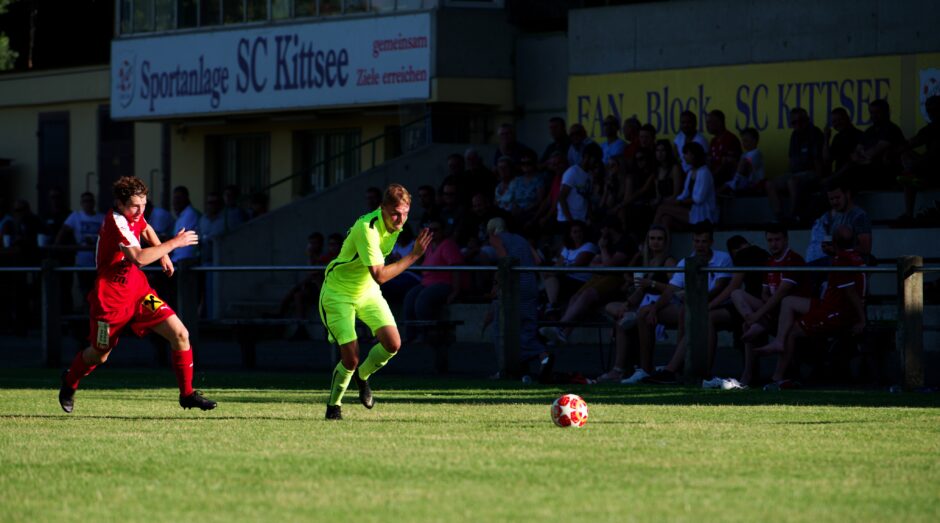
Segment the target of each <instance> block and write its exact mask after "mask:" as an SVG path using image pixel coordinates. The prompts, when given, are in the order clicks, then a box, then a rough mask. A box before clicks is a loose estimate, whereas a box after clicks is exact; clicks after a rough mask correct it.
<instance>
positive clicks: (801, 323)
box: [754, 225, 868, 389]
mask: <svg viewBox="0 0 940 523" xmlns="http://www.w3.org/2000/svg"><path fill="white" fill-rule="evenodd" d="M854 239H855V235H854V232H853V231H852V228H851V227H848V226H845V225H843V226H840V227H838V228H837V229H836V230H835V231H834V234H833V242H834V243H835V246H836V248H837V249H838V250H837V251H836V254H835V255H834V256H833V259H832V266H833V267H862V266H864V265H865V259H864V258H863V256H862V255H861V254H860V253H858V252H856V251H855V250H854V249H853V248H852V246H853V243H854V241H855V240H854ZM867 284H868V278H867V276H866V274H865V273H864V272H830V273H829V278H828V280H827V285H826V291H825V293H824V294H823V297H822V299H817V298H813V299H809V298H802V297H796V296H790V297H788V298H786V299H785V300H784V301H783V304H782V305H781V307H780V319H779V323H778V329H777V337H776V338H775V339H774V341H773V342H771V343H770V344H768V345H766V346H764V347H760V348H758V349H754V351H755V352H756V353H758V354H773V353H779V354H780V358H779V359H778V360H777V367H776V369H775V370H774V374H773V378H772V379H773V383H771V384H770V385H769V386H768V387H770V388H772V389H782V388H789V387H791V386H792V385H793V383H792V382H791V381H790V380H786V379H785V378H784V373H785V372H786V370H787V366H788V365H789V364H790V359H791V358H792V357H793V351H794V349H795V347H796V344H797V343H798V342H799V339H800V338H805V337H823V336H830V335H833V334H837V333H841V332H846V331H848V332H851V334H853V335H858V334H861V333H862V332H863V331H864V330H865V294H866V292H867ZM798 315H800V316H799V320H797V319H796V318H797V316H798Z"/></svg>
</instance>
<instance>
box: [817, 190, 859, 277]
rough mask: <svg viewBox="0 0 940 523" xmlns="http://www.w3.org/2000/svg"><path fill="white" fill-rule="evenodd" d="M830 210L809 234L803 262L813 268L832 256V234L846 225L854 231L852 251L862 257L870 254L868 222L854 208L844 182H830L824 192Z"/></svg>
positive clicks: (857, 209) (855, 207)
mask: <svg viewBox="0 0 940 523" xmlns="http://www.w3.org/2000/svg"><path fill="white" fill-rule="evenodd" d="M826 196H827V197H828V199H829V206H830V209H829V210H828V211H826V212H825V213H823V215H822V216H820V217H819V219H817V220H816V221H815V222H814V223H813V228H812V230H811V231H810V239H809V246H808V247H807V248H806V259H807V260H808V261H809V262H810V264H813V262H815V261H816V260H819V259H824V258H826V257H827V256H832V255H833V254H835V251H834V250H833V247H832V244H831V240H829V239H827V238H832V237H833V232H834V231H835V230H836V228H837V227H839V226H840V225H847V226H848V227H849V228H850V229H851V230H852V231H853V234H854V236H853V238H854V240H853V244H852V248H853V249H855V250H856V251H858V252H859V253H860V254H862V255H864V256H868V255H870V254H871V249H872V229H871V218H869V217H868V213H866V212H865V210H864V209H862V208H861V207H858V206H856V205H855V202H854V201H853V200H852V192H851V191H850V190H849V189H848V185H847V183H846V182H845V181H844V180H833V181H832V183H830V184H829V186H828V187H827V188H826Z"/></svg>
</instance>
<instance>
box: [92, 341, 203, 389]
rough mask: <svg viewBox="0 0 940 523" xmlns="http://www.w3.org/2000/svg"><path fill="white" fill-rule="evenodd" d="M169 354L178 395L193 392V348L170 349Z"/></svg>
mask: <svg viewBox="0 0 940 523" xmlns="http://www.w3.org/2000/svg"><path fill="white" fill-rule="evenodd" d="M170 354H172V356H173V372H175V373H176V383H177V384H179V387H180V396H189V395H190V394H192V393H193V348H192V347H190V348H189V350H171V351H170ZM89 372H90V371H89Z"/></svg>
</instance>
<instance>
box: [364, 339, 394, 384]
mask: <svg viewBox="0 0 940 523" xmlns="http://www.w3.org/2000/svg"><path fill="white" fill-rule="evenodd" d="M394 355H395V353H394V352H389V351H387V350H385V347H383V346H382V344H381V343H376V344H375V346H374V347H372V350H370V351H369V355H368V356H367V357H366V360H365V361H363V362H362V363H360V364H359V377H360V378H362V379H364V380H367V379H369V376H371V375H373V374H374V373H375V371H377V370H379V369H381V368H382V367H384V366H385V364H386V363H388V360H390V359H392V356H394Z"/></svg>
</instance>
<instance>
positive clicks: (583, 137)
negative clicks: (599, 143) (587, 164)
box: [568, 123, 594, 165]
mask: <svg viewBox="0 0 940 523" xmlns="http://www.w3.org/2000/svg"><path fill="white" fill-rule="evenodd" d="M568 138H569V139H570V140H571V145H570V146H568V165H578V164H580V163H581V154H582V153H583V152H584V148H585V147H587V146H588V145H590V144H592V143H594V141H593V140H591V139H590V138H588V135H587V131H586V130H585V129H584V126H583V125H581V124H579V123H576V124H572V125H571V129H569V130H568Z"/></svg>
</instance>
